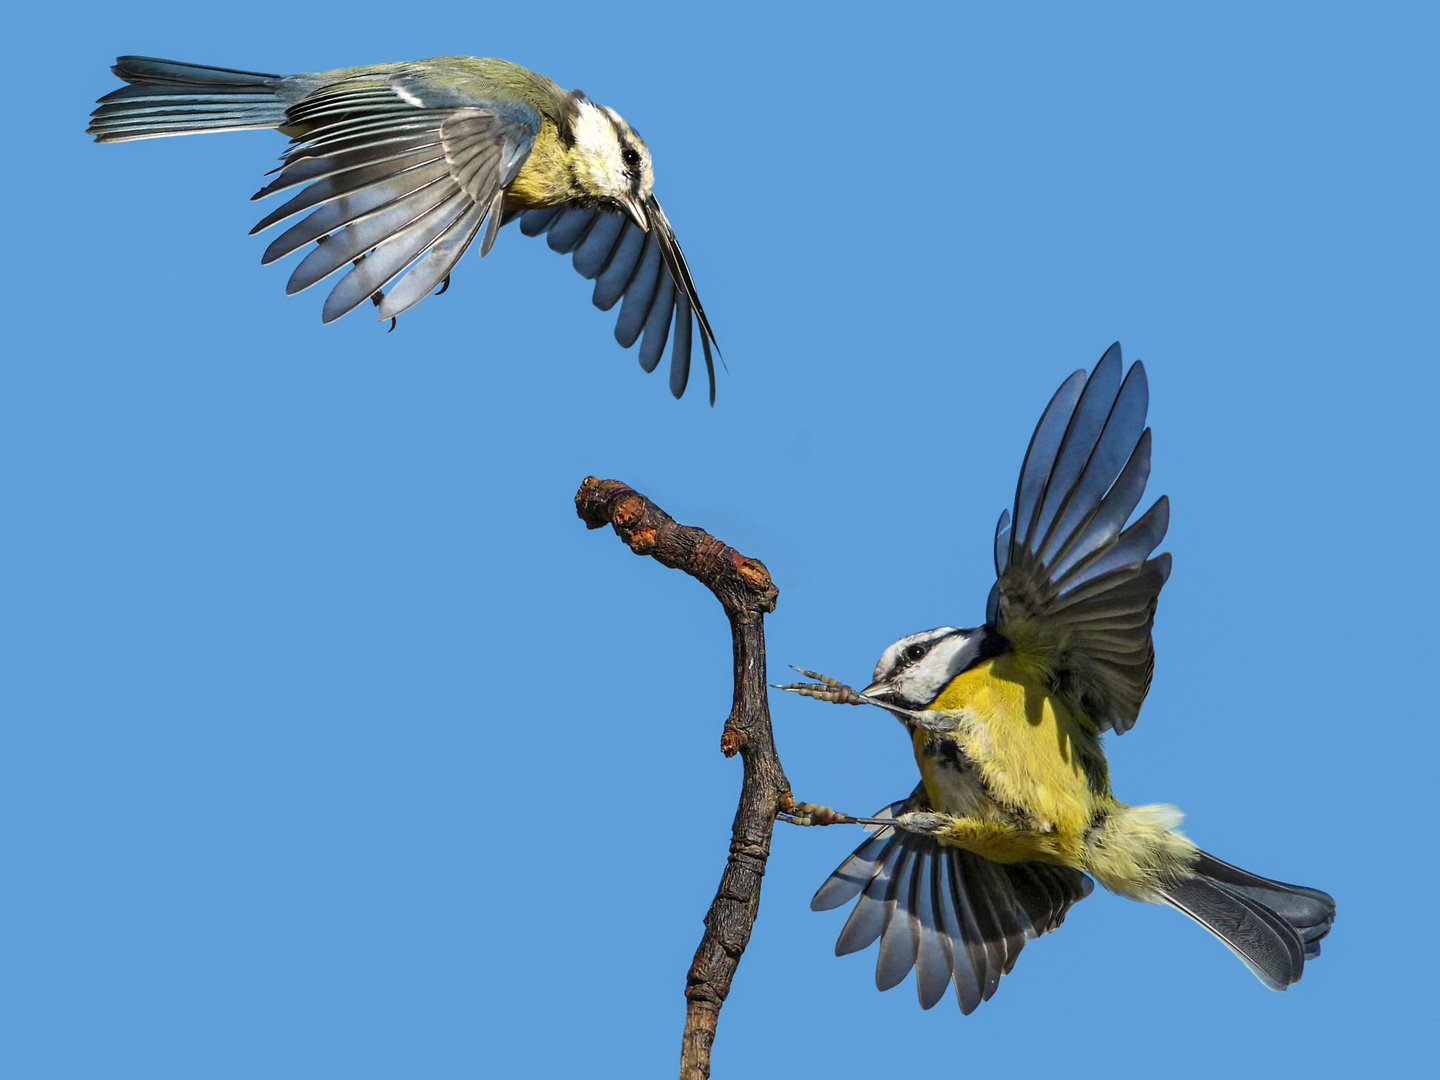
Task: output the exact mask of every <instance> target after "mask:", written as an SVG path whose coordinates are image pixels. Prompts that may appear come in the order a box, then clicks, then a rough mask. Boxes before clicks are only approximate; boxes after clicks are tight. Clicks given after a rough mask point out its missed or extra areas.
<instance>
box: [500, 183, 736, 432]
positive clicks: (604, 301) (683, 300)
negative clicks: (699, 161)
mask: <svg viewBox="0 0 1440 1080" xmlns="http://www.w3.org/2000/svg"><path fill="white" fill-rule="evenodd" d="M645 212H646V216H647V218H648V220H649V225H650V228H649V229H648V230H647V229H642V228H640V226H639V225H637V224H636V223H635V222H633V221H631V220H630V219H629V218H628V217H626V216H625V215H624V214H621V213H619V212H617V211H611V210H608V209H600V208H596V207H587V206H581V205H579V204H577V203H569V204H566V205H564V206H560V207H548V208H546V209H542V210H525V211H520V212H514V213H512V214H507V215H506V220H507V221H509V220H513V219H515V218H518V219H519V221H520V231H521V232H523V233H524V234H525V235H526V236H539V235H541V234H542V233H543V234H545V239H546V242H547V243H548V244H549V245H550V248H551V250H553V251H556V252H559V253H560V254H562V255H571V256H572V260H573V262H574V266H575V270H576V272H577V273H579V274H580V276H581V277H584V278H586V279H587V280H591V281H594V282H595V291H594V294H593V296H592V300H593V301H594V304H595V306H596V307H598V308H599V309H600V310H601V311H609V310H610V309H611V308H613V307H614V306H615V305H616V304H617V303H620V314H619V316H618V317H617V318H616V320H615V340H616V341H618V342H619V343H620V345H621V347H623V348H627V349H628V348H629V347H630V346H632V345H634V344H635V342H636V341H637V340H638V341H639V342H640V353H639V356H640V366H641V367H642V368H644V369H645V370H646V371H653V370H655V367H656V365H657V364H659V362H660V358H661V356H662V355H663V354H664V352H665V346H666V344H667V342H668V343H669V344H670V346H671V348H670V392H671V393H672V394H674V395H675V396H676V397H677V398H678V397H680V396H681V395H682V394H683V393H684V392H685V387H686V385H687V383H688V382H689V377H690V353H691V345H692V340H693V335H692V330H693V327H694V325H695V324H696V323H698V324H699V330H700V333H699V337H700V346H701V350H702V351H703V353H704V357H705V369H706V373H707V375H708V376H709V382H710V403H711V404H712V405H713V404H714V403H715V363H714V356H713V354H712V350H713V352H718V347H717V346H716V345H715V335H714V334H713V333H712V332H711V330H710V322H709V320H708V319H707V318H706V316H705V309H704V308H702V307H701V306H700V301H699V298H698V297H697V296H696V294H695V283H694V281H693V280H692V279H691V277H690V269H689V266H688V265H687V264H686V262H685V256H684V253H683V252H682V251H681V250H680V245H679V244H678V243H677V242H676V240H675V234H674V232H673V230H672V229H671V228H670V223H669V221H668V220H667V219H666V217H665V214H664V212H663V211H662V210H661V209H660V204H659V203H657V202H656V201H655V199H654V197H653V196H652V197H651V198H650V199H649V200H647V203H646V206H645ZM622 300H623V303H621V301H622Z"/></svg>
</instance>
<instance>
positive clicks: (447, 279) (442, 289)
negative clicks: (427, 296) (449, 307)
mask: <svg viewBox="0 0 1440 1080" xmlns="http://www.w3.org/2000/svg"><path fill="white" fill-rule="evenodd" d="M449 287H450V275H449V274H446V275H445V280H444V281H442V282H441V283H440V288H439V289H438V290H436V293H435V295H436V296H444V295H445V290H446V289H448V288H449Z"/></svg>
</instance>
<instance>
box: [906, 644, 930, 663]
mask: <svg viewBox="0 0 1440 1080" xmlns="http://www.w3.org/2000/svg"><path fill="white" fill-rule="evenodd" d="M925 652H926V649H925V646H924V645H907V646H905V659H906V660H908V661H909V662H910V663H912V664H913V663H915V661H916V660H919V659H921V658H922V657H924V655H925Z"/></svg>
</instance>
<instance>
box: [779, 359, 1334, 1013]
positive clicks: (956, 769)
mask: <svg viewBox="0 0 1440 1080" xmlns="http://www.w3.org/2000/svg"><path fill="white" fill-rule="evenodd" d="M1148 404H1149V391H1148V389H1147V386H1146V380H1145V369H1144V367H1143V366H1142V365H1140V364H1135V365H1134V366H1133V367H1132V368H1131V369H1130V370H1129V372H1128V373H1126V372H1125V371H1124V370H1123V365H1122V364H1121V361H1120V347H1119V345H1115V346H1113V347H1111V349H1110V350H1109V351H1107V352H1106V353H1105V355H1104V356H1103V357H1102V358H1101V360H1100V362H1099V363H1098V364H1097V365H1096V366H1095V370H1094V371H1093V372H1092V373H1091V375H1090V376H1089V378H1088V379H1087V378H1086V376H1085V372H1083V371H1077V372H1075V373H1074V374H1073V375H1071V376H1070V377H1069V378H1068V379H1066V380H1065V382H1064V383H1063V384H1062V385H1061V387H1060V389H1059V390H1058V391H1057V392H1056V393H1055V396H1054V398H1053V399H1052V400H1051V402H1050V404H1049V406H1048V407H1047V408H1046V410H1045V413H1044V415H1043V416H1042V417H1041V418H1040V423H1039V425H1038V426H1037V427H1036V429H1035V434H1034V436H1033V437H1032V439H1031V440H1030V447H1029V449H1028V450H1027V451H1026V454H1025V463H1024V465H1023V466H1022V467H1021V470H1020V481H1019V484H1018V485H1017V488H1016V493H1015V504H1014V511H1013V515H1012V513H1011V512H1010V511H1006V512H1005V513H1004V514H1002V515H1001V517H1000V523H999V525H998V526H997V527H996V531H995V549H994V550H995V571H996V577H997V581H996V583H995V586H994V588H993V589H992V590H991V593H990V601H989V604H988V605H987V610H986V616H985V622H984V624H982V625H981V626H978V627H975V628H973V629H957V628H955V627H952V626H943V627H940V628H938V629H935V630H926V631H923V632H921V633H918V634H911V635H909V636H907V637H903V638H901V639H900V640H899V641H897V642H895V643H894V644H893V645H891V646H890V647H889V648H888V649H886V650H885V652H884V654H883V655H882V656H881V657H880V662H879V663H878V664H877V665H876V666H875V673H874V677H873V678H874V681H873V682H872V683H871V685H870V686H868V687H866V688H865V689H864V690H863V691H861V692H859V693H858V694H857V693H856V692H855V691H853V690H850V689H849V688H848V687H844V686H843V685H842V684H840V683H837V682H835V681H834V680H831V681H829V682H828V683H825V684H821V685H810V684H796V685H793V686H789V687H786V688H785V689H790V690H795V691H798V692H799V693H802V694H806V695H808V696H811V697H818V698H822V699H825V700H830V701H839V702H845V703H849V704H871V705H878V706H880V707H881V708H884V709H887V710H889V711H890V712H891V714H892V715H893V716H894V717H895V718H896V719H897V720H899V721H900V722H901V723H902V724H903V725H904V726H905V729H906V732H907V734H908V736H909V738H910V741H911V744H912V748H913V750H914V754H915V763H916V765H918V766H919V770H920V777H921V779H920V783H919V785H918V786H917V787H916V788H915V790H914V791H913V792H912V793H911V794H910V796H909V797H908V798H906V799H903V800H901V801H899V802H896V803H892V804H891V805H890V806H888V807H886V808H885V809H884V810H882V811H881V812H880V814H879V815H877V817H876V818H873V819H864V818H862V819H859V820H860V821H862V822H866V823H867V824H870V825H871V827H872V828H875V827H877V826H878V828H876V831H875V833H874V835H873V836H872V837H871V838H870V839H869V840H867V841H866V842H865V843H864V844H862V845H861V846H860V847H859V848H858V849H856V851H855V853H854V854H853V855H851V856H850V857H849V858H848V859H846V860H845V861H844V862H843V863H842V864H841V865H840V867H839V868H838V869H837V870H836V871H835V872H834V874H832V875H831V877H830V879H829V880H828V881H826V882H825V884H824V885H822V886H821V887H820V890H819V891H818V892H817V893H816V894H815V898H814V900H813V901H811V907H812V908H814V909H816V910H825V909H829V908H834V907H838V906H840V905H841V904H844V903H846V902H848V901H850V900H855V901H856V903H855V907H854V908H853V910H852V911H851V913H850V917H849V919H848V920H847V921H846V923H845V926H844V928H843V929H842V930H841V931H840V938H839V940H838V941H837V942H836V944H835V951H836V953H837V954H844V953H850V952H854V951H856V950H858V949H863V948H865V947H866V946H868V945H870V944H871V943H872V942H874V941H876V940H877V939H878V940H879V942H880V950H879V956H878V958H877V960H876V968H875V981H876V985H877V986H879V987H880V989H882V990H886V989H889V988H890V987H892V986H894V985H896V984H897V983H899V982H900V981H901V980H902V979H903V978H904V977H905V976H906V974H907V973H908V972H909V971H910V970H911V969H912V968H913V969H914V970H915V980H916V988H917V990H918V991H919V996H920V1004H921V1005H922V1006H924V1007H925V1008H927V1009H928V1008H930V1007H931V1006H932V1005H934V1004H935V1003H936V1002H937V1001H939V1000H940V998H941V997H942V996H944V994H945V990H946V988H947V986H949V985H951V984H952V983H953V985H954V987H955V993H956V997H957V998H958V999H959V1003H960V1009H961V1011H962V1012H966V1013H968V1012H970V1011H971V1010H973V1009H974V1008H976V1006H978V1005H979V1004H980V1002H982V1001H985V1000H987V999H989V997H990V996H991V995H992V994H993V993H994V992H995V990H996V987H997V986H998V985H999V982H1000V976H1001V975H1003V974H1006V973H1007V972H1009V971H1010V969H1011V968H1012V967H1013V966H1014V965H1015V961H1016V958H1017V957H1018V956H1019V955H1020V950H1021V948H1022V947H1023V946H1024V944H1025V942H1026V941H1027V940H1028V939H1030V938H1033V937H1037V936H1038V935H1041V934H1045V933H1048V932H1050V931H1051V930H1054V929H1055V928H1056V927H1058V926H1059V925H1060V923H1061V922H1062V921H1063V920H1064V918H1065V914H1066V912H1067V911H1068V910H1069V908H1070V906H1071V905H1072V904H1074V903H1076V902H1077V901H1079V900H1082V899H1084V898H1085V897H1086V896H1088V895H1089V894H1090V891H1091V888H1092V885H1091V880H1090V879H1091V877H1093V878H1094V879H1095V880H1098V881H1099V882H1100V883H1101V884H1102V885H1104V886H1105V887H1106V888H1107V889H1110V890H1111V891H1112V892H1116V893H1119V894H1120V895H1121V896H1126V897H1129V898H1131V899H1134V900H1144V901H1149V902H1151V903H1157V904H1164V905H1167V906H1169V907H1173V908H1175V909H1176V910H1178V911H1181V912H1183V913H1184V914H1186V915H1188V916H1190V918H1192V919H1194V920H1195V921H1196V922H1198V923H1199V924H1200V925H1201V926H1203V927H1205V929H1207V930H1209V931H1210V932H1211V933H1212V934H1214V935H1215V936H1216V937H1218V938H1219V939H1220V940H1221V941H1223V942H1224V943H1225V944H1226V945H1227V946H1229V947H1230V949H1231V950H1232V951H1233V952H1234V953H1235V954H1236V955H1237V956H1238V957H1239V958H1240V959H1241V960H1242V961H1244V963H1245V965H1246V966H1247V967H1248V968H1249V969H1250V970H1251V971H1252V972H1253V973H1254V974H1255V975H1256V976H1257V977H1258V978H1259V979H1260V981H1261V982H1263V983H1264V984H1265V985H1266V986H1268V987H1270V988H1271V989H1272V990H1284V989H1285V988H1286V987H1288V986H1290V985H1291V984H1292V983H1294V982H1296V981H1297V980H1298V979H1299V978H1300V976H1301V973H1302V972H1303V971H1304V968H1305V963H1306V961H1307V960H1311V959H1313V958H1314V957H1316V956H1318V955H1319V953H1320V939H1321V938H1323V937H1324V936H1325V935H1326V934H1327V933H1328V932H1329V930H1330V926H1331V923H1332V921H1333V920H1334V918H1335V902H1334V901H1333V900H1332V899H1331V898H1330V897H1329V896H1328V895H1327V894H1326V893H1324V892H1321V891H1320V890H1319V889H1310V888H1306V887H1304V886H1298V885H1287V884H1285V883H1283V882H1279V881H1271V880H1269V879H1268V878H1263V877H1260V876H1258V875H1256V874H1251V873H1249V872H1248V871H1245V870H1241V869H1239V868H1238V867H1235V866H1231V865H1230V864H1229V863H1226V862H1223V861H1221V860H1220V859H1217V858H1215V857H1214V856H1213V855H1210V854H1208V853H1206V852H1204V851H1201V850H1200V849H1199V848H1198V847H1196V846H1195V845H1194V844H1193V843H1191V842H1190V840H1188V839H1187V838H1186V837H1185V836H1184V835H1183V834H1182V833H1181V832H1180V831H1179V829H1178V828H1177V826H1178V824H1179V822H1180V818H1181V814H1180V812H1179V810H1177V809H1176V808H1175V807H1173V806H1166V805H1152V806H1130V805H1127V804H1126V803H1123V802H1121V801H1120V800H1119V799H1117V798H1116V797H1115V795H1114V794H1113V793H1112V791H1111V788H1110V771H1109V766H1108V765H1107V763H1106V760H1105V752H1104V749H1103V748H1102V746H1101V743H1100V737H1101V734H1102V733H1103V732H1105V731H1114V732H1115V733H1117V734H1121V733H1124V732H1125V731H1127V730H1129V728H1130V727H1131V726H1132V725H1133V724H1134V723H1135V721H1136V719H1137V718H1138V717H1139V714H1140V706H1141V703H1142V702H1143V701H1144V700H1145V696H1146V693H1147V692H1148V691H1149V689H1150V676H1151V673H1152V672H1153V670H1154V666H1155V650H1154V646H1153V644H1152V641H1151V625H1152V623H1153V622H1154V618H1155V607H1156V603H1157V601H1158V599H1159V596H1160V590H1161V588H1162V587H1163V586H1164V584H1165V581H1166V579H1167V578H1168V577H1169V575H1170V556H1169V555H1168V554H1161V555H1153V554H1152V553H1153V552H1154V550H1155V548H1156V547H1157V546H1158V545H1159V543H1160V541H1161V540H1162V539H1163V538H1164V536H1165V531H1166V527H1167V525H1168V523H1169V503H1168V502H1167V501H1166V500H1165V499H1164V498H1163V497H1162V498H1161V499H1159V500H1157V501H1156V502H1155V504H1154V505H1153V506H1151V507H1150V509H1148V510H1147V511H1145V513H1143V514H1141V515H1140V517H1139V518H1137V519H1136V520H1135V521H1134V522H1131V523H1129V524H1128V525H1127V522H1129V519H1130V515H1131V513H1132V512H1133V511H1134V510H1135V508H1136V506H1138V505H1139V503H1140V499H1141V497H1142V496H1143V495H1144V492H1145V483H1146V480H1147V478H1148V477H1149V474H1150V429H1149V428H1147V427H1146V426H1145V414H1146V411H1147V407H1148ZM1087 874H1088V875H1090V876H1089V877H1087V876H1086V875H1087Z"/></svg>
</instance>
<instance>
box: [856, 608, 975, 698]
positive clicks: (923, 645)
mask: <svg viewBox="0 0 1440 1080" xmlns="http://www.w3.org/2000/svg"><path fill="white" fill-rule="evenodd" d="M987 655H993V642H992V639H991V637H990V635H989V634H988V632H987V631H986V628H985V627H983V626H982V627H980V628H978V629H975V630H957V629H956V628H955V627H953V626H941V627H939V628H937V629H935V630H925V631H922V632H921V633H918V634H911V635H909V636H908V637H902V638H901V639H900V640H899V641H897V642H895V644H894V645H891V646H890V647H889V648H888V649H886V650H885V652H884V653H883V654H882V655H881V657H880V662H879V663H877V664H876V665H875V677H874V681H873V682H872V683H871V684H870V685H869V686H867V687H866V688H865V689H864V690H863V691H862V693H864V694H866V695H867V696H869V697H873V698H877V699H879V700H880V701H882V702H888V703H889V704H891V705H899V706H901V707H903V708H906V709H924V708H927V707H929V706H930V705H931V704H933V703H934V701H935V699H936V698H938V697H939V696H940V693H941V691H943V690H944V689H945V687H946V686H948V685H949V683H950V680H951V679H953V678H955V676H956V675H959V674H960V673H961V672H962V671H964V670H965V669H967V668H969V667H972V666H974V665H975V664H976V663H978V662H979V661H980V660H982V659H983V658H984V657H985V656H987Z"/></svg>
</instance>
